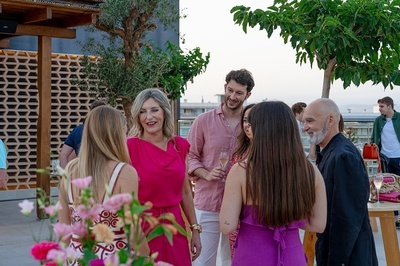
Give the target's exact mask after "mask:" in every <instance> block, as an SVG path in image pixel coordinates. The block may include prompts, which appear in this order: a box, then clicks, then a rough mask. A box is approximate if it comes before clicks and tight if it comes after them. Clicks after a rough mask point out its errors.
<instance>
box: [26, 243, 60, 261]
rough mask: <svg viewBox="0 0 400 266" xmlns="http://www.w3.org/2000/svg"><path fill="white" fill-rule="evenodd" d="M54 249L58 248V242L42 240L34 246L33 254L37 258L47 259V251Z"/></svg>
mask: <svg viewBox="0 0 400 266" xmlns="http://www.w3.org/2000/svg"><path fill="white" fill-rule="evenodd" d="M52 249H58V243H55V242H40V243H37V244H35V245H33V246H32V248H31V254H32V256H33V257H34V258H35V260H45V259H46V258H47V253H48V252H49V251H50V250H52Z"/></svg>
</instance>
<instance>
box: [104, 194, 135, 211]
mask: <svg viewBox="0 0 400 266" xmlns="http://www.w3.org/2000/svg"><path fill="white" fill-rule="evenodd" d="M131 201H132V195H131V194H129V193H122V194H116V195H114V196H112V197H111V198H110V199H108V200H107V201H106V202H105V203H104V204H103V208H104V209H105V210H107V211H110V212H114V213H116V212H117V211H118V210H120V209H121V207H122V206H123V205H125V204H129V203H131Z"/></svg>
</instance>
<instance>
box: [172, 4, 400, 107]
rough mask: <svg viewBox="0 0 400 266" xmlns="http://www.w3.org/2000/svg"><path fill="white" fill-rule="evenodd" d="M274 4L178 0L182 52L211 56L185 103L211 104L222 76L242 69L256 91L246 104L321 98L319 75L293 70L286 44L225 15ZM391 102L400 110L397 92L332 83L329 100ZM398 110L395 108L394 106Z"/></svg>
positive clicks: (291, 53) (291, 54)
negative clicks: (235, 8) (236, 8)
mask: <svg viewBox="0 0 400 266" xmlns="http://www.w3.org/2000/svg"><path fill="white" fill-rule="evenodd" d="M272 3H273V0H242V1H238V0H213V1H211V0H201V1H196V0H180V8H181V10H183V13H184V14H186V15H187V18H185V19H183V20H181V23H180V31H181V34H184V35H185V40H186V42H185V44H181V47H182V48H183V49H186V48H188V49H193V48H195V47H200V48H201V50H202V51H203V52H210V53H211V61H210V63H209V65H208V68H207V71H206V72H205V73H204V74H201V75H200V76H198V77H196V78H195V80H194V84H190V83H189V85H188V90H187V92H186V94H185V96H184V97H183V99H187V100H188V101H189V102H200V101H201V98H202V97H203V98H204V101H205V102H209V101H210V102H216V100H217V98H216V97H215V94H217V93H223V85H224V83H225V81H224V79H225V75H226V74H227V73H228V72H229V71H230V70H232V69H240V68H247V69H248V70H250V71H251V72H252V73H253V76H254V80H255V83H256V86H255V88H254V90H253V94H252V95H251V97H250V98H249V100H248V102H259V101H261V100H262V99H265V98H268V99H270V100H282V101H284V102H286V103H287V104H289V105H291V104H293V103H295V102H298V101H303V102H306V103H308V102H311V101H312V100H314V99H316V98H319V97H321V93H322V78H323V71H322V70H319V69H318V68H317V67H316V66H314V67H313V68H312V69H311V68H310V65H309V64H306V65H302V66H300V65H298V64H296V62H295V52H294V50H293V49H292V48H291V46H290V44H284V43H283V39H281V38H280V37H279V30H277V31H275V32H274V34H273V35H272V37H271V38H270V39H268V38H267V34H266V32H265V31H259V30H258V29H257V28H254V29H249V30H248V33H247V34H245V33H244V32H243V30H242V28H241V27H240V26H238V25H235V24H234V23H233V19H232V17H233V16H232V14H230V9H231V8H232V7H233V6H235V5H245V6H251V7H255V8H262V9H266V7H267V6H270V5H272ZM384 96H390V97H392V98H393V100H394V101H395V103H396V102H398V103H399V104H400V87H395V89H394V90H393V91H391V90H390V89H389V88H388V89H387V90H386V91H384V89H383V86H382V85H378V86H372V85H371V84H368V85H361V86H360V87H358V88H357V87H354V86H352V87H350V88H347V89H346V90H344V89H343V86H342V82H341V81H336V82H335V83H334V84H333V85H332V88H331V93H330V98H331V99H333V100H334V101H336V102H337V104H338V105H339V106H342V105H348V104H357V105H358V104H362V105H364V104H365V105H368V106H371V110H368V111H372V105H373V104H375V103H376V100H377V99H379V98H382V97H384ZM397 106H398V105H397Z"/></svg>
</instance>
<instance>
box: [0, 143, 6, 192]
mask: <svg viewBox="0 0 400 266" xmlns="http://www.w3.org/2000/svg"><path fill="white" fill-rule="evenodd" d="M6 169H7V149H6V146H5V145H4V143H3V141H2V140H1V139H0V188H5V187H6V184H7V180H6Z"/></svg>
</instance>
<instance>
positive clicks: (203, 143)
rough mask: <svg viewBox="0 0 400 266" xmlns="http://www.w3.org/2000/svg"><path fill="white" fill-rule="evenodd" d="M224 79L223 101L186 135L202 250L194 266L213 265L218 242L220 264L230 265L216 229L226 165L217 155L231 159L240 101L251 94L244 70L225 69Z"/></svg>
mask: <svg viewBox="0 0 400 266" xmlns="http://www.w3.org/2000/svg"><path fill="white" fill-rule="evenodd" d="M225 81H226V84H225V85H224V89H225V95H224V101H223V102H222V103H221V105H219V106H218V107H217V108H216V109H214V110H211V111H208V112H206V113H204V114H201V115H199V116H198V117H197V118H196V119H195V121H194V122H193V125H192V126H191V129H190V132H189V136H188V141H189V143H190V151H189V157H188V163H189V175H190V177H191V179H192V180H194V181H195V182H196V186H195V194H194V205H195V210H196V216H197V221H198V223H199V224H200V225H201V226H202V233H201V234H200V238H201V243H202V253H201V255H200V256H199V257H198V258H197V259H196V260H195V261H194V262H193V265H194V266H200V265H201V266H215V265H216V259H217V250H218V245H219V243H220V242H221V243H220V244H221V246H220V250H221V263H222V265H230V264H231V255H230V248H229V239H228V237H227V236H223V235H221V233H220V230H219V211H220V207H221V202H222V197H223V194H224V186H225V183H224V179H225V178H226V175H227V172H228V170H229V168H230V165H229V163H228V165H226V167H225V168H223V167H222V166H221V163H220V154H221V152H227V153H228V156H229V160H230V159H231V156H232V153H233V151H234V150H235V146H236V138H237V136H238V135H239V133H240V131H241V126H240V122H241V121H240V120H241V114H242V111H243V103H244V102H245V101H246V100H247V98H249V97H250V95H251V90H252V89H253V87H254V80H253V76H252V74H251V73H250V72H249V71H248V70H246V69H240V70H232V71H231V72H229V73H228V75H227V76H226V78H225ZM220 240H221V241H220Z"/></svg>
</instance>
